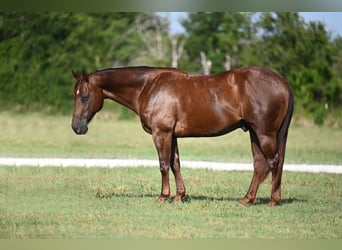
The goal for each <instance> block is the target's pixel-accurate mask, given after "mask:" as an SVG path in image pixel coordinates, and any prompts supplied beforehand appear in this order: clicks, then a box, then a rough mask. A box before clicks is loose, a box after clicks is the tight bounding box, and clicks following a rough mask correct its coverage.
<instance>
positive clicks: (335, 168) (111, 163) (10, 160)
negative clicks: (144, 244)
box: [0, 157, 342, 174]
mask: <svg viewBox="0 0 342 250" xmlns="http://www.w3.org/2000/svg"><path fill="white" fill-rule="evenodd" d="M0 165H2V166H14V167H24V166H29V167H108V168H115V167H140V166H143V167H157V166H158V165H159V164H158V161H156V160H134V159H87V158H79V159H75V158H14V157H0ZM181 165H182V167H186V168H204V169H213V170H229V171H233V170H236V171H241V170H247V171H252V170H253V165H252V164H246V163H220V162H205V161H181ZM284 171H292V172H311V173H320V172H322V173H336V174H342V166H339V165H315V164H313V165H311V164H310V165H309V164H285V165H284Z"/></svg>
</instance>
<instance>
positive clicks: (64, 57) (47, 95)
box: [0, 12, 141, 112]
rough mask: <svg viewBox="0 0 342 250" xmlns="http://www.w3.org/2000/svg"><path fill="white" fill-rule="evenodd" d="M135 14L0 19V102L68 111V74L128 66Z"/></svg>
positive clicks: (134, 43) (135, 44) (135, 43)
mask: <svg viewBox="0 0 342 250" xmlns="http://www.w3.org/2000/svg"><path fill="white" fill-rule="evenodd" d="M136 16H137V13H96V14H94V13H92V14H88V13H54V12H50V13H0V19H1V24H2V25H1V26H0V51H2V56H1V57H0V79H2V82H1V84H0V102H1V105H2V107H3V108H4V107H5V106H4V105H5V104H6V103H9V104H13V103H14V104H19V105H20V106H21V107H24V108H30V107H31V108H34V109H36V108H40V109H41V107H44V109H47V110H50V109H55V110H64V112H66V111H69V110H70V108H71V107H72V97H71V90H72V79H71V77H70V72H71V70H72V69H73V70H87V71H94V70H96V69H100V68H104V67H111V66H113V65H121V66H125V65H129V64H130V62H131V60H132V59H133V58H134V57H135V56H136V55H138V54H139V52H140V48H139V44H141V41H140V39H139V37H138V36H137V35H136V33H134V32H132V27H134V20H135V18H136Z"/></svg>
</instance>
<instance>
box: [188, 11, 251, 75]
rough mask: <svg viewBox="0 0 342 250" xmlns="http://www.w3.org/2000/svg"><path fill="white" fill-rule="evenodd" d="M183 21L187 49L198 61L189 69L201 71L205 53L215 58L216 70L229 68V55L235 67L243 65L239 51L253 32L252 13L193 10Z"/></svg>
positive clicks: (210, 59)
mask: <svg viewBox="0 0 342 250" xmlns="http://www.w3.org/2000/svg"><path fill="white" fill-rule="evenodd" d="M182 24H183V26H184V28H185V30H186V32H187V41H186V44H185V51H186V53H187V55H188V57H189V60H190V61H191V62H195V63H192V64H191V65H190V66H188V67H187V69H188V70H190V71H192V72H194V71H195V72H196V71H197V72H198V71H200V65H201V63H200V60H201V58H202V61H203V58H204V56H205V58H206V59H205V60H206V61H211V62H212V65H211V71H212V72H213V73H215V72H220V71H223V70H225V68H226V67H227V63H228V62H227V59H228V58H229V63H230V65H231V67H236V66H238V65H240V57H239V54H240V53H241V51H242V50H243V47H244V44H245V43H246V41H247V40H250V37H251V36H252V27H251V15H250V14H248V13H225V12H219V13H190V14H189V16H188V18H187V19H185V20H183V22H182ZM201 54H202V56H201ZM203 65H206V64H203ZM202 72H203V71H202Z"/></svg>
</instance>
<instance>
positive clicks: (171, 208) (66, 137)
mask: <svg viewBox="0 0 342 250" xmlns="http://www.w3.org/2000/svg"><path fill="white" fill-rule="evenodd" d="M100 114H101V113H100ZM70 123H71V117H66V116H43V115H41V114H22V115H19V114H12V113H7V112H2V113H0V124H1V125H0V126H1V129H0V156H16V157H90V158H102V157H105V158H144V159H156V158H157V154H156V151H155V148H154V145H153V143H152V139H151V136H150V135H148V134H146V133H145V132H143V130H142V129H141V127H140V123H139V121H138V120H137V119H136V120H132V121H116V120H110V119H107V118H104V116H101V115H99V116H98V117H97V118H95V120H94V121H93V122H92V123H91V124H90V126H89V132H88V134H87V135H85V136H77V135H75V134H74V133H73V131H72V130H71V127H70ZM341 138H342V130H341V129H332V128H326V127H311V128H306V127H298V126H292V127H291V129H290V134H289V140H288V147H287V154H286V163H327V164H342V154H341V152H342V140H341ZM179 144H180V154H181V158H182V159H185V160H204V161H221V162H252V157H251V152H250V144H249V136H248V133H243V132H242V131H241V130H237V131H234V132H233V133H230V134H228V135H226V136H222V137H217V138H187V139H180V140H179ZM183 176H184V179H185V184H186V187H187V189H188V194H189V197H188V198H187V200H186V201H185V202H183V203H171V202H170V203H168V202H167V203H164V204H159V203H156V199H157V197H158V195H159V192H160V183H161V181H160V173H159V170H158V168H157V167H156V168H143V167H142V168H118V169H109V168H91V169H88V168H39V167H34V168H29V167H28V168H25V167H22V168H16V167H6V166H2V167H0V238H30V239H32V238H63V239H64V238H163V239H165V238H167V239H178V238H284V239H292V238H295V239H298V238H310V239H311V238H329V239H339V238H341V237H342V226H341V225H342V214H341V207H342V197H341V196H342V185H341V184H342V175H335V174H309V173H290V172H284V174H283V185H282V186H283V192H282V194H283V205H282V206H279V207H275V208H268V207H266V204H267V202H268V200H269V196H270V189H271V186H270V180H269V179H268V180H267V181H266V182H265V184H263V185H262V186H261V187H260V190H259V195H258V200H257V202H256V204H253V205H250V206H248V207H239V206H237V205H236V204H237V201H238V200H239V199H240V198H241V197H242V196H243V195H244V194H245V192H246V191H247V188H248V186H249V182H250V178H251V172H227V171H210V170H203V169H201V170H193V169H183ZM171 180H172V181H171V186H172V191H173V193H174V183H173V178H171Z"/></svg>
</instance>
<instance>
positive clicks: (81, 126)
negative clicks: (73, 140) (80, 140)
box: [71, 120, 88, 135]
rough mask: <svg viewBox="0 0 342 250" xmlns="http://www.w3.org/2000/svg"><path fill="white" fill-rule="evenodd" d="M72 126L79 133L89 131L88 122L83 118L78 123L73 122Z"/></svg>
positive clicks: (82, 133)
mask: <svg viewBox="0 0 342 250" xmlns="http://www.w3.org/2000/svg"><path fill="white" fill-rule="evenodd" d="M71 127H72V129H73V130H74V132H75V133H76V134H78V135H84V134H86V133H87V132H88V123H87V122H86V121H85V120H81V121H80V122H78V123H75V122H73V123H72V124H71Z"/></svg>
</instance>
